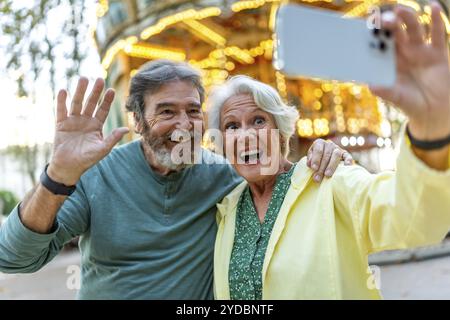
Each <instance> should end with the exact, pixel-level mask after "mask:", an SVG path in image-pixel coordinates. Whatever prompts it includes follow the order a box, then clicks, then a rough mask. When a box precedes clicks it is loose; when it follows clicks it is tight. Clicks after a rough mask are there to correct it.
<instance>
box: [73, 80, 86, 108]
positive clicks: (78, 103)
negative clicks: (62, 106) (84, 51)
mask: <svg viewBox="0 0 450 320" xmlns="http://www.w3.org/2000/svg"><path fill="white" fill-rule="evenodd" d="M88 84H89V80H88V79H87V78H85V77H81V78H80V79H79V80H78V84H77V89H76V90H75V95H74V96H73V99H72V105H71V107H70V115H79V114H80V113H81V109H82V107H83V100H84V94H85V92H86V89H87V86H88Z"/></svg>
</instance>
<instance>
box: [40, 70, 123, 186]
mask: <svg viewBox="0 0 450 320" xmlns="http://www.w3.org/2000/svg"><path fill="white" fill-rule="evenodd" d="M88 84H89V81H88V80H87V79H86V78H83V77H82V78H80V79H79V80H78V85H77V88H76V91H75V95H74V96H73V99H72V103H71V106H70V111H69V112H67V107H66V100H67V92H66V91H65V90H60V91H59V93H58V97H57V110H56V130H55V139H54V143H53V156H52V159H51V161H50V165H49V167H48V169H47V173H48V175H49V176H50V178H52V179H53V180H55V181H57V182H59V183H63V184H65V185H74V184H76V183H77V181H78V180H79V179H80V177H81V175H82V174H83V173H84V172H85V171H86V170H87V169H89V168H90V167H92V166H93V165H94V164H96V163H97V162H99V161H100V160H101V159H102V158H104V157H105V156H106V155H107V154H108V153H109V152H110V151H111V149H112V148H113V147H114V145H115V144H116V143H117V142H119V141H120V139H122V137H123V136H124V135H125V134H126V133H127V132H128V128H126V127H121V128H117V129H114V131H113V132H112V133H111V134H110V135H109V136H107V137H106V138H104V137H103V133H102V129H103V124H104V122H105V120H106V117H107V116H108V113H109V109H110V107H111V103H112V102H113V99H114V90H112V89H108V90H106V92H105V94H104V95H103V99H102V100H101V102H100V103H99V101H100V96H101V94H102V91H103V89H104V87H105V82H104V80H103V79H97V80H96V81H95V84H94V87H93V89H92V91H91V93H90V95H89V97H88V99H87V100H86V103H85V104H84V106H83V100H84V96H85V93H86V89H87V86H88Z"/></svg>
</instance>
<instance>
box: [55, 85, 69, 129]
mask: <svg viewBox="0 0 450 320" xmlns="http://www.w3.org/2000/svg"><path fill="white" fill-rule="evenodd" d="M66 100H67V91H66V90H59V92H58V97H57V98H56V123H59V122H62V121H64V120H66V119H67V106H66Z"/></svg>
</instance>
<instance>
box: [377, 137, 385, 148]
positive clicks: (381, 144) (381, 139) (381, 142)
mask: <svg viewBox="0 0 450 320" xmlns="http://www.w3.org/2000/svg"><path fill="white" fill-rule="evenodd" d="M377 146H378V147H379V148H382V147H383V146H384V139H383V138H382V137H378V138H377Z"/></svg>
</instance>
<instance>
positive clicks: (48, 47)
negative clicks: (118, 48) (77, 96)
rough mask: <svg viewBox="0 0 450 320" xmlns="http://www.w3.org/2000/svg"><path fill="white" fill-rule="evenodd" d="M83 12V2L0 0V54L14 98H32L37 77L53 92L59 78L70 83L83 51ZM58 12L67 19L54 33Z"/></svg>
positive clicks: (84, 24)
mask: <svg viewBox="0 0 450 320" xmlns="http://www.w3.org/2000/svg"><path fill="white" fill-rule="evenodd" d="M85 9H86V6H85V0H35V1H33V2H22V1H12V0H0V16H1V17H2V23H1V24H0V34H1V38H2V39H1V40H2V41H1V44H0V45H1V47H0V49H1V51H2V52H0V54H1V55H2V57H3V59H4V61H5V62H6V68H7V70H8V71H9V73H10V76H12V78H13V79H15V80H16V83H17V94H18V96H28V97H31V98H34V96H35V94H36V92H34V88H35V83H36V81H37V80H38V79H41V78H44V79H45V81H48V82H49V85H50V87H51V88H52V91H53V92H55V91H56V89H57V88H56V83H57V82H58V86H60V85H61V84H60V81H59V79H63V78H67V80H68V81H70V80H71V77H73V76H74V75H76V74H77V73H78V70H79V67H80V64H81V62H82V61H83V60H84V59H85V57H86V49H87V48H86V43H87V41H86V37H87V30H88V26H87V23H86V21H85V16H86V15H85V14H84V13H85V11H86V10H85ZM59 12H63V13H62V14H64V15H67V19H65V20H64V21H63V22H62V23H63V25H61V27H60V28H61V31H60V32H58V33H55V32H54V31H55V30H54V29H55V23H54V21H52V20H53V19H54V17H55V14H56V15H57V14H59ZM52 16H53V19H52V18H51V17H52ZM68 43H71V45H68ZM57 80H58V81H57Z"/></svg>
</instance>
